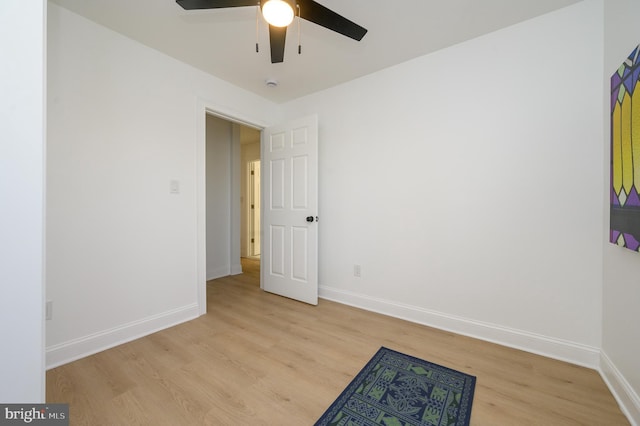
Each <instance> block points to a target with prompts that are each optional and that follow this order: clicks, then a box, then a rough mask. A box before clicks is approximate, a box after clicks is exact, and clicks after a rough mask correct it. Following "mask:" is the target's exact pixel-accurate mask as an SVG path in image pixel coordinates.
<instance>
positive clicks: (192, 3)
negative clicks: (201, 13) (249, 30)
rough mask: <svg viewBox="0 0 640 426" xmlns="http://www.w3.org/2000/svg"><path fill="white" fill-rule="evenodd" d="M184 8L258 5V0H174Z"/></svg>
mask: <svg viewBox="0 0 640 426" xmlns="http://www.w3.org/2000/svg"><path fill="white" fill-rule="evenodd" d="M176 3H178V4H179V5H180V6H182V8H183V9H185V10H195V9H221V8H223V7H242V6H258V5H259V4H260V1H259V0H176Z"/></svg>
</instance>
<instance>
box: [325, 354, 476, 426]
mask: <svg viewBox="0 0 640 426" xmlns="http://www.w3.org/2000/svg"><path fill="white" fill-rule="evenodd" d="M475 385H476V378H475V377H474V376H470V375H468V374H464V373H461V372H459V371H456V370H451V369H449V368H446V367H442V366H440V365H437V364H433V363H430V362H427V361H424V360H421V359H418V358H414V357H412V356H409V355H405V354H402V353H400V352H396V351H393V350H391V349H387V348H384V347H383V348H380V350H379V351H378V352H377V353H376V354H375V355H374V356H373V358H371V360H370V361H369V362H368V363H367V365H365V366H364V368H363V369H362V370H361V371H360V373H358V375H357V376H356V378H355V379H353V381H352V382H351V383H349V386H347V387H346V389H345V390H344V391H343V392H342V393H341V394H340V396H339V397H338V399H336V400H335V402H334V403H333V404H331V406H330V407H329V409H328V410H327V411H326V412H325V413H324V414H323V415H322V417H320V419H319V420H318V421H317V422H316V424H315V426H351V425H354V426H355V425H357V426H370V425H371V426H374V425H384V426H463V425H469V419H470V417H471V404H472V403H473V392H474V389H475Z"/></svg>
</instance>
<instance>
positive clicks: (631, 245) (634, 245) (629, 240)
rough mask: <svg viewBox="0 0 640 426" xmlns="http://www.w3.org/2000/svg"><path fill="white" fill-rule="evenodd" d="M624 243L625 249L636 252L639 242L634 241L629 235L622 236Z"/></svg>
mask: <svg viewBox="0 0 640 426" xmlns="http://www.w3.org/2000/svg"><path fill="white" fill-rule="evenodd" d="M624 241H625V242H626V243H627V248H629V249H631V250H634V251H638V247H640V242H638V240H636V239H635V238H634V237H633V235H631V234H624Z"/></svg>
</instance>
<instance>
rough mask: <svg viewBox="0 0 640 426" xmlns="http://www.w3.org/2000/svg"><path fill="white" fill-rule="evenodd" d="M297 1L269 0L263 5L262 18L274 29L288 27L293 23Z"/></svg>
mask: <svg viewBox="0 0 640 426" xmlns="http://www.w3.org/2000/svg"><path fill="white" fill-rule="evenodd" d="M294 7H295V0H267V1H266V2H264V3H263V4H262V16H264V19H265V21H267V22H268V23H269V24H270V25H273V26H274V27H286V26H288V25H289V24H290V23H291V22H293V17H294V12H293V9H294Z"/></svg>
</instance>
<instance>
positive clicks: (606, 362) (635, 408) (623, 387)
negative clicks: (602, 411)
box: [600, 351, 640, 426]
mask: <svg viewBox="0 0 640 426" xmlns="http://www.w3.org/2000/svg"><path fill="white" fill-rule="evenodd" d="M600 375H601V376H602V378H603V379H604V381H605V382H606V383H607V386H609V389H610V390H611V393H612V394H613V396H614V398H615V399H616V401H618V405H620V409H621V410H622V412H623V413H624V414H625V415H626V416H627V419H628V420H629V422H630V423H631V425H632V426H639V425H640V396H638V394H637V393H636V392H635V391H634V390H633V388H632V387H631V385H630V384H629V382H627V380H626V379H625V378H624V376H623V375H622V373H620V371H619V370H618V368H617V367H616V366H615V364H614V363H613V362H612V361H611V359H610V358H609V357H608V356H607V354H606V353H605V352H604V351H601V353H600Z"/></svg>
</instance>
